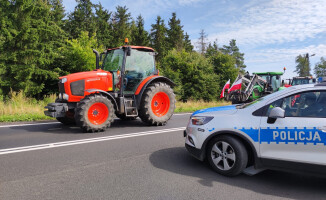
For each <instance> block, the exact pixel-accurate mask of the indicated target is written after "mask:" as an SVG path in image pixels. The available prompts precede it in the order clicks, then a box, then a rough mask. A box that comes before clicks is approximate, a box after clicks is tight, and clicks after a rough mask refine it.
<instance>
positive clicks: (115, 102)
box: [85, 89, 119, 111]
mask: <svg viewBox="0 0 326 200" xmlns="http://www.w3.org/2000/svg"><path fill="white" fill-rule="evenodd" d="M85 91H86V92H88V93H95V92H99V93H101V94H104V95H105V96H106V97H108V98H109V99H110V100H111V101H112V103H113V104H114V108H115V109H116V111H119V107H118V104H117V101H116V100H115V99H114V97H113V96H112V94H110V93H108V92H106V91H104V90H99V89H88V90H85Z"/></svg>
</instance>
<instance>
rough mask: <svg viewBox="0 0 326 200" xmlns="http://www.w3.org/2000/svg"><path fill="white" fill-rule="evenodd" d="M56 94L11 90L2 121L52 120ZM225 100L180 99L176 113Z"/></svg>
mask: <svg viewBox="0 0 326 200" xmlns="http://www.w3.org/2000/svg"><path fill="white" fill-rule="evenodd" d="M55 98H56V95H49V96H47V97H45V98H44V99H43V100H36V99H34V98H29V97H26V96H25V95H24V93H23V92H10V94H9V96H8V98H7V99H6V100H5V101H0V122H16V121H35V120H52V119H53V118H50V117H47V116H45V115H44V113H43V112H44V106H46V105H47V104H48V103H51V102H54V100H55ZM229 104H230V103H229V102H225V101H211V102H205V101H188V102H186V103H183V102H181V101H178V102H177V104H176V109H175V112H176V113H180V112H194V111H196V110H200V109H204V108H209V107H216V106H223V105H229Z"/></svg>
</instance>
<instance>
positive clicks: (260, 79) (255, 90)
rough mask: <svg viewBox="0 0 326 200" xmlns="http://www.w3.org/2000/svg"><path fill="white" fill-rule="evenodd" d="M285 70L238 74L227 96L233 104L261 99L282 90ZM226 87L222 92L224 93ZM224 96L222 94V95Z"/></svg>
mask: <svg viewBox="0 0 326 200" xmlns="http://www.w3.org/2000/svg"><path fill="white" fill-rule="evenodd" d="M282 75H283V72H256V73H253V75H250V74H249V73H248V72H247V73H246V74H245V75H240V74H239V75H238V77H237V78H236V80H235V81H234V83H233V84H232V86H231V87H230V88H229V89H228V93H227V94H226V95H224V96H225V99H226V100H227V101H232V104H240V103H247V102H251V101H254V100H256V99H259V98H260V97H263V96H265V95H268V94H271V93H273V92H276V91H278V90H282V89H284V88H285V87H283V81H282ZM226 88H228V87H224V88H223V91H222V93H223V94H224V89H226ZM221 97H222V96H221Z"/></svg>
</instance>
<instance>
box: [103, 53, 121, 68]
mask: <svg viewBox="0 0 326 200" xmlns="http://www.w3.org/2000/svg"><path fill="white" fill-rule="evenodd" d="M123 55H124V52H123V50H122V49H116V50H111V51H108V53H107V54H106V56H105V58H104V60H103V67H102V68H103V70H105V71H118V70H120V68H121V66H122V61H123Z"/></svg>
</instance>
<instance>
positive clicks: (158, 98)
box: [44, 42, 176, 132]
mask: <svg viewBox="0 0 326 200" xmlns="http://www.w3.org/2000/svg"><path fill="white" fill-rule="evenodd" d="M93 52H94V53H95V54H96V69H95V70H94V71H88V72H79V73H74V74H70V75H67V76H63V77H60V80H59V97H58V99H57V100H56V101H55V103H50V104H48V105H47V106H46V107H45V108H46V109H47V110H46V111H45V112H44V113H45V115H47V116H50V117H54V118H56V119H57V120H58V121H60V122H61V123H63V124H74V123H75V124H77V125H78V126H80V127H81V128H82V129H83V130H84V131H85V132H97V131H104V130H105V129H106V128H108V127H110V125H111V122H112V121H113V119H114V114H115V115H116V116H117V117H119V118H120V119H122V120H131V119H135V118H137V117H139V118H140V119H141V120H142V121H143V122H144V123H146V124H148V125H154V126H162V125H165V124H166V123H167V121H168V120H169V119H170V118H171V116H172V115H173V112H174V109H175V101H176V100H175V95H174V93H173V90H172V87H173V86H174V83H173V82H172V81H171V80H170V79H168V78H166V77H163V76H159V73H158V70H157V69H156V67H155V59H154V56H155V55H156V52H155V51H154V49H152V48H149V47H143V46H130V45H128V44H127V42H126V45H125V46H122V47H118V48H114V49H107V51H105V52H104V53H102V54H101V55H99V53H98V52H97V51H96V50H93ZM102 58H103V59H102ZM100 59H101V60H102V65H101V66H100V65H99V62H100Z"/></svg>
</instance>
